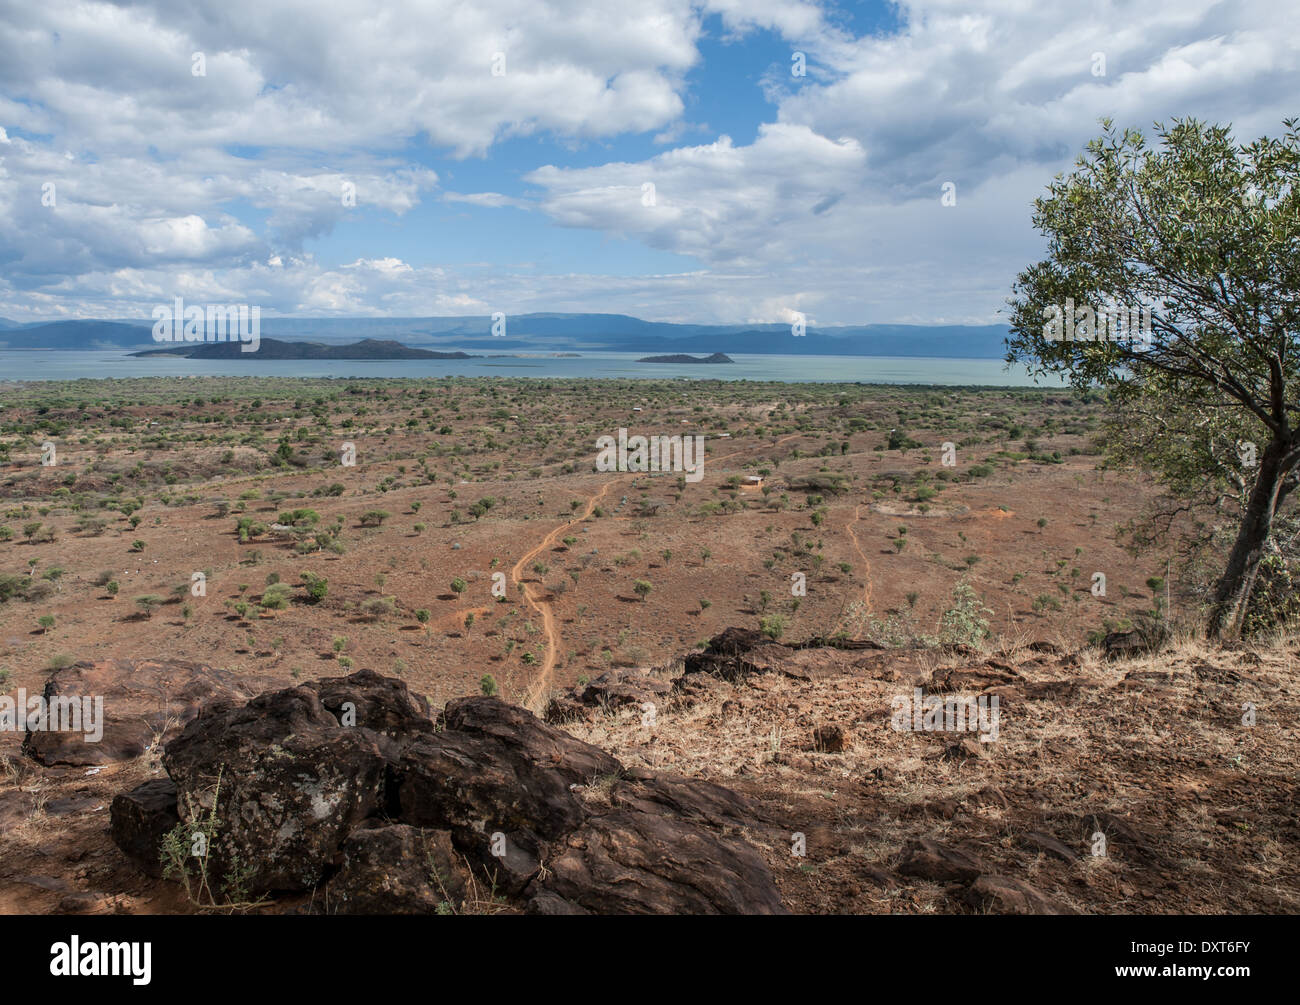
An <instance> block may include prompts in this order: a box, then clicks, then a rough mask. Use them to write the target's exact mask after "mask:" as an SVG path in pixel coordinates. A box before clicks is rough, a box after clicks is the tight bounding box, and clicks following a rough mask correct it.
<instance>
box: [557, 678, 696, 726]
mask: <svg viewBox="0 0 1300 1005" xmlns="http://www.w3.org/2000/svg"><path fill="white" fill-rule="evenodd" d="M671 693H672V685H671V684H668V683H666V682H664V681H661V680H656V679H655V678H653V677H649V676H646V675H645V674H641V673H637V672H636V671H630V670H611V671H609V672H607V673H603V674H601V675H600V676H599V677H597V678H596V679H595V680H593V681H591V682H590V683H588V684H587V685H586V686H585V687H577V688H574V689H573V690H572V691H570V692H568V693H566V694H561V695H559V696H557V697H556V698H554V699H552V701H551V703H550V705H548V706H547V709H546V714H545V716H544V718H545V719H546V721H547V722H570V721H572V720H574V719H579V718H585V717H586V716H587V715H588V714H589V713H590V711H591V710H593V709H596V708H607V709H613V708H621V707H623V706H626V705H635V706H636V707H638V708H640V707H641V706H643V705H645V704H647V703H649V704H652V705H655V706H658V705H659V704H660V703H662V702H663V701H664V699H665V698H667V696H668V695H669V694H671Z"/></svg>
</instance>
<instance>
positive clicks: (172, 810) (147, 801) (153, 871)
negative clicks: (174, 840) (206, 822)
mask: <svg viewBox="0 0 1300 1005" xmlns="http://www.w3.org/2000/svg"><path fill="white" fill-rule="evenodd" d="M180 822H181V818H180V814H178V813H177V811H176V786H175V784H174V783H173V782H172V780H171V779H170V778H155V779H152V780H151V781H148V782H145V783H144V784H143V785H138V786H136V787H135V788H134V789H132V790H131V791H130V792H125V793H122V794H121V795H118V796H114V797H113V802H112V804H111V805H110V806H109V833H110V834H111V835H112V838H113V843H114V844H116V845H117V846H118V847H119V848H121V849H122V852H123V853H124V854H125V855H126V857H127V858H129V859H131V861H133V862H135V863H136V865H138V866H139V867H140V868H141V869H143V870H144V871H145V872H146V873H148V874H149V875H150V876H153V877H155V878H157V877H159V876H161V875H162V863H161V860H160V855H161V852H162V841H163V838H164V837H166V836H167V834H168V833H169V832H170V831H172V830H173V829H174V828H175V827H176V825H177V824H179V823H180Z"/></svg>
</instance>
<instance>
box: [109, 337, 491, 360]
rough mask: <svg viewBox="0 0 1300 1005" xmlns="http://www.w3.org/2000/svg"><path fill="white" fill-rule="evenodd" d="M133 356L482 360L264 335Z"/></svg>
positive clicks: (395, 345) (384, 344) (391, 344)
mask: <svg viewBox="0 0 1300 1005" xmlns="http://www.w3.org/2000/svg"><path fill="white" fill-rule="evenodd" d="M130 355H132V356H180V357H183V358H185V359H241V358H242V359H247V360H250V361H256V360H262V359H481V358H482V357H481V356H472V355H470V354H469V353H464V352H435V351H434V350H431V349H412V348H411V347H410V346H405V345H402V343H400V342H395V341H394V340H392V339H373V338H367V339H362V340H361V341H360V342H356V343H353V344H352V345H323V344H321V343H320V342H284V341H281V340H280V339H274V338H264V339H262V340H261V343H260V344H259V345H258V347H257V350H256V351H255V352H254V351H252V350H250V351H249V352H244V347H243V346H242V345H241V344H240V343H238V342H189V343H186V342H177V343H175V344H174V345H171V346H168V347H167V348H166V349H147V350H145V351H143V352H133V353H131V354H130Z"/></svg>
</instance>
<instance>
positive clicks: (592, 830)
mask: <svg viewBox="0 0 1300 1005" xmlns="http://www.w3.org/2000/svg"><path fill="white" fill-rule="evenodd" d="M543 891H544V892H546V893H549V894H553V895H554V897H555V898H558V900H556V899H551V898H547V901H546V903H547V904H548V905H549V906H550V908H551V910H552V912H553V913H559V912H558V910H557V909H558V908H559V907H561V906H564V907H566V908H567V907H568V906H570V905H571V906H576V907H579V908H582V909H583V910H585V911H590V912H593V913H595V914H785V913H787V912H786V910H785V908H784V906H783V905H782V904H781V897H780V895H779V894H778V893H777V890H776V884H775V882H774V881H773V879H772V875H771V873H770V872H769V871H768V869H767V867H766V866H765V865H764V864H763V860H762V859H761V858H759V856H758V853H757V852H755V851H754V850H753V849H752V848H750V847H749V846H748V845H745V844H742V843H740V842H727V841H723V840H722V839H720V838H717V837H715V836H714V835H712V834H710V833H708V832H707V831H704V830H701V829H700V828H698V827H695V826H692V825H691V824H688V823H686V822H685V821H682V820H677V819H674V818H672V817H664V816H656V815H653V814H649V813H634V812H623V811H616V812H614V813H609V814H606V815H605V816H600V817H593V818H592V819H591V820H589V821H588V822H587V824H586V825H585V826H583V827H582V828H581V829H580V830H579V831H577V833H575V834H573V835H571V836H570V837H569V838H568V840H567V842H566V847H565V849H564V850H563V851H562V852H561V854H560V855H558V856H557V857H556V858H555V859H554V860H553V861H552V862H551V863H550V875H549V877H548V878H547V879H546V881H545V882H544V883H543V884H541V889H540V890H538V891H537V892H538V893H539V894H540V893H542V892H543ZM533 899H534V901H535V900H536V897H534V898H533ZM558 901H564V902H565V904H564V905H560V904H559V902H558Z"/></svg>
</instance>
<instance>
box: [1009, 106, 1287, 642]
mask: <svg viewBox="0 0 1300 1005" xmlns="http://www.w3.org/2000/svg"><path fill="white" fill-rule="evenodd" d="M1298 121H1300V120H1294V119H1288V120H1286V122H1285V126H1286V132H1285V134H1284V135H1283V136H1282V137H1281V138H1280V139H1269V138H1267V137H1265V138H1261V139H1259V140H1256V141H1255V142H1253V143H1250V144H1248V145H1245V146H1238V145H1237V144H1236V143H1235V142H1234V141H1233V139H1232V137H1231V135H1230V133H1229V130H1228V129H1227V128H1223V127H1219V126H1208V125H1205V124H1203V123H1200V122H1198V121H1196V120H1176V121H1175V122H1174V124H1173V126H1172V127H1169V128H1166V127H1164V126H1157V135H1158V137H1159V139H1160V141H1161V145H1160V147H1159V148H1158V149H1149V148H1148V146H1147V143H1146V140H1145V139H1144V137H1143V136H1142V135H1141V134H1140V133H1138V132H1136V131H1134V130H1125V131H1124V132H1123V133H1122V134H1119V133H1117V132H1116V131H1115V129H1114V127H1113V125H1112V124H1111V123H1110V122H1109V121H1105V120H1104V121H1103V123H1102V127H1103V133H1102V135H1101V136H1100V137H1098V138H1097V139H1095V140H1093V141H1092V142H1090V143H1089V144H1088V146H1087V148H1086V154H1085V155H1084V156H1081V157H1080V158H1079V160H1078V161H1077V162H1076V167H1075V170H1074V171H1073V172H1072V173H1071V174H1070V175H1069V176H1068V177H1058V178H1057V179H1056V180H1055V181H1053V182H1052V184H1051V185H1050V186H1049V187H1048V191H1047V194H1046V195H1044V196H1043V197H1041V198H1039V199H1038V200H1036V202H1035V204H1034V206H1035V208H1034V216H1033V222H1034V225H1035V227H1037V228H1038V229H1039V230H1040V231H1041V232H1042V233H1043V234H1044V235H1045V236H1047V238H1048V241H1049V246H1048V257H1047V258H1046V259H1045V260H1043V261H1041V262H1039V263H1037V264H1035V265H1032V266H1030V267H1029V268H1028V269H1026V270H1025V271H1024V272H1022V273H1021V274H1020V276H1019V278H1018V279H1017V281H1016V283H1015V287H1014V295H1013V297H1012V299H1011V300H1009V304H1010V306H1011V309H1012V324H1011V331H1012V335H1011V338H1010V339H1009V340H1008V349H1007V361H1008V362H1015V361H1021V362H1026V363H1028V364H1029V365H1030V368H1031V370H1033V371H1034V372H1035V373H1038V374H1042V373H1060V374H1068V376H1069V378H1070V380H1071V382H1072V383H1073V384H1074V385H1075V386H1076V387H1089V386H1092V385H1094V384H1100V385H1102V386H1104V387H1105V388H1107V389H1108V391H1109V394H1110V400H1111V402H1112V405H1113V407H1114V409H1115V412H1116V414H1122V415H1125V416H1127V417H1128V418H1129V419H1130V420H1133V419H1136V418H1138V417H1144V419H1145V421H1143V422H1141V423H1137V422H1134V421H1128V422H1125V423H1120V424H1118V425H1116V424H1114V423H1112V425H1111V434H1112V435H1111V437H1110V438H1109V440H1108V449H1109V450H1110V451H1111V453H1112V454H1113V455H1115V456H1119V455H1121V454H1127V456H1128V457H1129V458H1133V457H1134V456H1136V457H1137V458H1138V459H1139V460H1140V461H1142V462H1143V463H1145V464H1146V465H1147V466H1149V467H1151V468H1152V470H1153V471H1154V473H1155V474H1156V475H1157V476H1158V477H1159V478H1160V479H1161V480H1162V481H1163V482H1164V483H1165V485H1166V487H1167V489H1169V490H1170V492H1171V496H1170V498H1169V500H1167V505H1166V506H1165V508H1164V513H1163V521H1162V522H1160V523H1158V524H1155V525H1153V526H1154V529H1153V531H1152V533H1153V534H1154V536H1155V537H1159V536H1162V535H1163V534H1165V533H1171V532H1177V533H1179V534H1180V536H1182V535H1184V534H1192V535H1193V536H1195V535H1199V536H1200V543H1201V544H1202V545H1205V544H1212V545H1214V546H1215V547H1218V548H1219V549H1220V552H1219V553H1220V558H1219V562H1220V565H1219V570H1220V571H1219V573H1218V575H1217V578H1216V579H1215V580H1214V582H1213V585H1212V586H1207V589H1206V591H1205V593H1206V595H1205V599H1206V600H1207V601H1208V608H1207V610H1208V613H1207V617H1206V631H1207V634H1208V635H1209V636H1211V637H1213V638H1229V637H1233V636H1236V635H1238V634H1240V632H1241V630H1242V627H1243V623H1244V622H1245V620H1246V617H1247V615H1248V613H1249V612H1250V608H1251V605H1252V601H1253V599H1255V593H1256V586H1257V583H1258V581H1259V573H1260V569H1261V562H1262V560H1263V559H1264V558H1265V555H1266V554H1272V555H1276V554H1277V553H1278V549H1279V545H1278V542H1277V540H1276V537H1275V530H1276V527H1277V520H1278V516H1279V514H1280V513H1281V512H1282V509H1283V504H1284V503H1285V502H1286V501H1287V498H1288V496H1289V495H1290V493H1291V492H1292V490H1293V489H1294V488H1295V486H1296V484H1297V481H1298V480H1300V476H1298V472H1297V468H1298V466H1300V425H1297V412H1298V411H1300V402H1297V378H1298V377H1300V373H1298V370H1297V367H1298V365H1300V353H1297V348H1300V347H1298V346H1297V335H1298V334H1300V256H1298V255H1297V254H1296V247H1297V243H1298V242H1300V130H1298V128H1297V125H1298ZM1071 313H1076V314H1077V316H1078V318H1079V320H1078V323H1077V325H1074V324H1072V321H1073V319H1072V318H1070V316H1069V315H1070V314H1071ZM1045 321H1046V322H1047V323H1046V324H1045V323H1044V322H1045ZM1135 322H1136V323H1135ZM1247 445H1249V447H1250V448H1251V449H1246V446H1247ZM1189 488H1194V490H1195V496H1194V497H1193V496H1190V495H1189V496H1186V497H1183V498H1182V499H1181V500H1180V499H1179V498H1178V493H1179V492H1180V490H1182V489H1189ZM1205 506H1208V507H1209V509H1208V511H1207V510H1205V509H1204V507H1205ZM1198 509H1199V510H1200V515H1199V516H1198V515H1197V513H1196V512H1195V511H1196V510H1198ZM1207 514H1208V515H1207ZM1229 538H1230V539H1231V541H1230V542H1229V540H1228V539H1229ZM1152 539H1154V538H1152ZM1193 543H1194V542H1193ZM1223 552H1226V557H1223Z"/></svg>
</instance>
